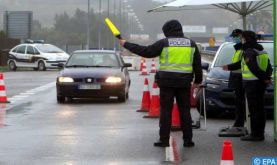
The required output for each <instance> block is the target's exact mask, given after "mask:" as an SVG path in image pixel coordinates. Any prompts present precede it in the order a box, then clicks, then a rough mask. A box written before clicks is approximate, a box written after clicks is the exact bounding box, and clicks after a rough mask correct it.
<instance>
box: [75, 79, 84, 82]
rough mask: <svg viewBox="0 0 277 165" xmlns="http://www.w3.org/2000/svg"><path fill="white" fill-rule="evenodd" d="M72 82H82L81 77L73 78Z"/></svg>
mask: <svg viewBox="0 0 277 165" xmlns="http://www.w3.org/2000/svg"><path fill="white" fill-rule="evenodd" d="M74 82H83V79H81V78H74Z"/></svg>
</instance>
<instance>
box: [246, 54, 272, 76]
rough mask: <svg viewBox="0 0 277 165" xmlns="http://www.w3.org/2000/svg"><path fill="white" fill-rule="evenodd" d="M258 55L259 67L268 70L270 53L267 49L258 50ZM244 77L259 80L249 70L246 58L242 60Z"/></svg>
mask: <svg viewBox="0 0 277 165" xmlns="http://www.w3.org/2000/svg"><path fill="white" fill-rule="evenodd" d="M255 51H256V52H257V53H258V56H257V57H256V59H257V63H258V66H259V68H260V69H261V70H262V71H266V68H267V65H268V54H267V52H266V51H257V50H255ZM241 69H242V78H243V80H258V78H257V77H256V76H255V75H254V74H253V73H252V72H251V71H250V70H249V68H248V66H247V65H246V63H245V61H244V58H242V60H241Z"/></svg>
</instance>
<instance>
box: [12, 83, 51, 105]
mask: <svg viewBox="0 0 277 165" xmlns="http://www.w3.org/2000/svg"><path fill="white" fill-rule="evenodd" d="M55 85H56V82H51V83H48V84H45V85H43V86H39V87H36V88H34V89H29V90H27V91H25V92H22V93H20V94H18V95H15V96H12V97H11V98H8V100H11V101H12V103H16V102H17V101H20V100H22V99H25V98H28V97H30V96H32V95H35V94H36V93H38V92H42V91H45V90H47V89H49V88H52V87H54V86H55Z"/></svg>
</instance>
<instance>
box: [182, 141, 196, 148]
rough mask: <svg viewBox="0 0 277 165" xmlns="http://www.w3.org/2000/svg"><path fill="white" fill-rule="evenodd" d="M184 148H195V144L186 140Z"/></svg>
mask: <svg viewBox="0 0 277 165" xmlns="http://www.w3.org/2000/svg"><path fill="white" fill-rule="evenodd" d="M183 146H184V147H194V142H193V141H191V140H189V141H188V140H184V144H183Z"/></svg>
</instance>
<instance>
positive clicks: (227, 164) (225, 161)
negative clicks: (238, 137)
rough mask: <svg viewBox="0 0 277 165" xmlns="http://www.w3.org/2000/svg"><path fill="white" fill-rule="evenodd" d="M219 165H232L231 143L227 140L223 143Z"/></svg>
mask: <svg viewBox="0 0 277 165" xmlns="http://www.w3.org/2000/svg"><path fill="white" fill-rule="evenodd" d="M220 165H234V158H233V151H232V142H231V141H229V140H225V141H224V143H223V149H222V155H221V161H220Z"/></svg>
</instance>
